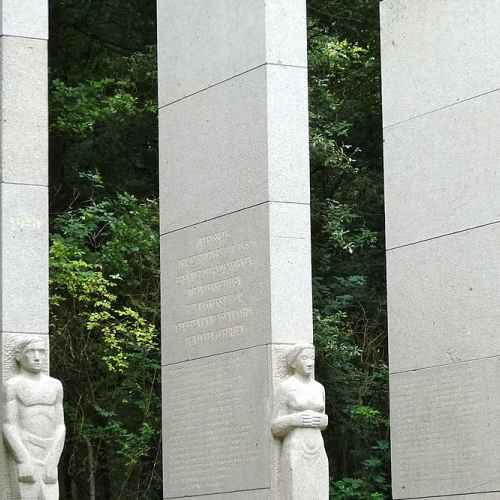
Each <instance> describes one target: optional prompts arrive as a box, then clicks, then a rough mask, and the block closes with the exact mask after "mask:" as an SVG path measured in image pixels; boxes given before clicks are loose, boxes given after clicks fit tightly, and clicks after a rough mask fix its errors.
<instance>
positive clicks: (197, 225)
mask: <svg viewBox="0 0 500 500" xmlns="http://www.w3.org/2000/svg"><path fill="white" fill-rule="evenodd" d="M158 38H159V105H160V112H159V120H160V201H161V264H162V317H163V320H162V321H163V325H162V345H163V352H162V377H163V394H164V396H163V397H164V401H163V425H164V429H163V437H164V454H163V456H164V458H163V461H164V497H165V498H168V499H177V498H181V497H191V496H196V497H200V498H210V499H212V500H219V499H221V500H222V499H233V498H234V499H236V498H237V499H241V500H261V499H268V500H271V499H273V500H274V499H277V498H278V488H277V482H278V469H279V467H278V463H277V457H278V453H279V442H278V441H277V440H276V439H274V438H273V436H272V434H271V430H270V425H271V413H272V406H273V394H274V392H275V389H276V386H277V383H278V382H279V381H280V380H282V378H283V377H284V376H285V375H286V360H285V356H284V353H285V352H286V349H287V348H288V347H289V346H290V345H292V344H295V343H298V342H312V319H311V316H312V314H311V310H312V306H311V270H310V227H309V171H308V169H309V166H308V163H309V158H308V118H307V113H308V109H307V69H306V68H307V51H306V9H305V1H304V0H272V1H265V0H207V1H200V0H185V1H182V2H179V1H177V0H159V1H158Z"/></svg>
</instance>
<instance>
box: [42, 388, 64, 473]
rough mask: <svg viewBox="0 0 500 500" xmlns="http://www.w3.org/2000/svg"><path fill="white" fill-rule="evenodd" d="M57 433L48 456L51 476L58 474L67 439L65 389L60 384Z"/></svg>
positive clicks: (56, 412) (57, 403) (57, 402)
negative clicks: (64, 406) (64, 404)
mask: <svg viewBox="0 0 500 500" xmlns="http://www.w3.org/2000/svg"><path fill="white" fill-rule="evenodd" d="M55 406H56V407H55V422H54V423H55V433H54V441H53V444H52V447H51V449H50V451H49V454H48V456H47V462H46V464H47V470H48V472H49V475H52V476H53V475H54V473H55V474H57V465H58V464H59V460H60V458H61V454H62V451H63V448H64V440H65V437H66V426H65V425H64V409H63V388H62V384H61V383H60V382H58V389H57V399H56V403H55Z"/></svg>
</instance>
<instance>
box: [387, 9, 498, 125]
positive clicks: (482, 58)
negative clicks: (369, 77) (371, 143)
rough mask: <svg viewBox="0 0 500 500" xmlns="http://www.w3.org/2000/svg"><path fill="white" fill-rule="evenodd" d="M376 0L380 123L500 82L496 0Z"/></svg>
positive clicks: (431, 108) (466, 96)
mask: <svg viewBox="0 0 500 500" xmlns="http://www.w3.org/2000/svg"><path fill="white" fill-rule="evenodd" d="M380 5H381V31H382V33H381V35H382V88H383V100H384V125H385V126H387V125H392V124H394V123H397V122H401V121H404V120H408V119H410V118H412V117H414V116H418V115H421V114H424V113H429V112H432V111H435V110H436V109H439V108H442V107H445V106H451V105H454V104H456V103H458V102H460V101H464V100H466V99H470V98H472V97H475V96H478V95H480V94H483V93H486V92H490V91H492V90H496V89H498V88H499V87H500V81H499V74H498V65H497V64H496V59H495V57H496V54H498V52H499V50H500V30H499V29H498V18H499V17H500V3H499V2H498V1H497V0H467V1H462V0H417V1H415V0H384V1H383V2H381V4H380Z"/></svg>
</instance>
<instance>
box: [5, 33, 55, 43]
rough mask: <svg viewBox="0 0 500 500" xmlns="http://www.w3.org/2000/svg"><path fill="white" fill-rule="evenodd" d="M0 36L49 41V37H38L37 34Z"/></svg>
mask: <svg viewBox="0 0 500 500" xmlns="http://www.w3.org/2000/svg"><path fill="white" fill-rule="evenodd" d="M0 38H22V39H24V40H38V41H40V42H48V41H49V40H48V38H37V37H36V36H23V35H7V34H3V35H0Z"/></svg>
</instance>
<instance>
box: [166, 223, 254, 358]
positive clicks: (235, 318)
mask: <svg viewBox="0 0 500 500" xmlns="http://www.w3.org/2000/svg"><path fill="white" fill-rule="evenodd" d="M190 243H191V245H190V248H192V249H193V250H194V252H195V253H193V254H192V255H189V256H188V257H183V258H181V259H178V260H176V262H175V269H176V276H175V288H176V296H178V297H182V298H183V303H182V304H181V307H178V308H176V310H175V311H174V314H175V315H176V322H175V333H176V335H181V336H182V338H183V342H184V344H185V346H186V347H187V348H193V347H196V346H198V347H199V346H203V345H209V344H222V343H224V342H226V341H227V340H228V339H234V338H236V337H240V336H244V335H245V333H246V331H247V329H248V326H247V325H248V323H249V322H250V321H251V320H252V317H253V315H254V314H255V311H254V309H253V307H252V306H251V304H250V303H249V301H248V297H247V291H246V290H245V287H244V279H243V277H242V273H247V274H248V273H252V270H253V268H254V267H255V264H256V256H255V253H256V246H257V244H256V242H255V241H252V240H244V241H238V240H237V237H235V235H234V234H233V232H231V231H229V230H227V231H221V232H215V233H213V234H204V235H201V236H199V237H197V238H196V239H195V241H194V242H190Z"/></svg>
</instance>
